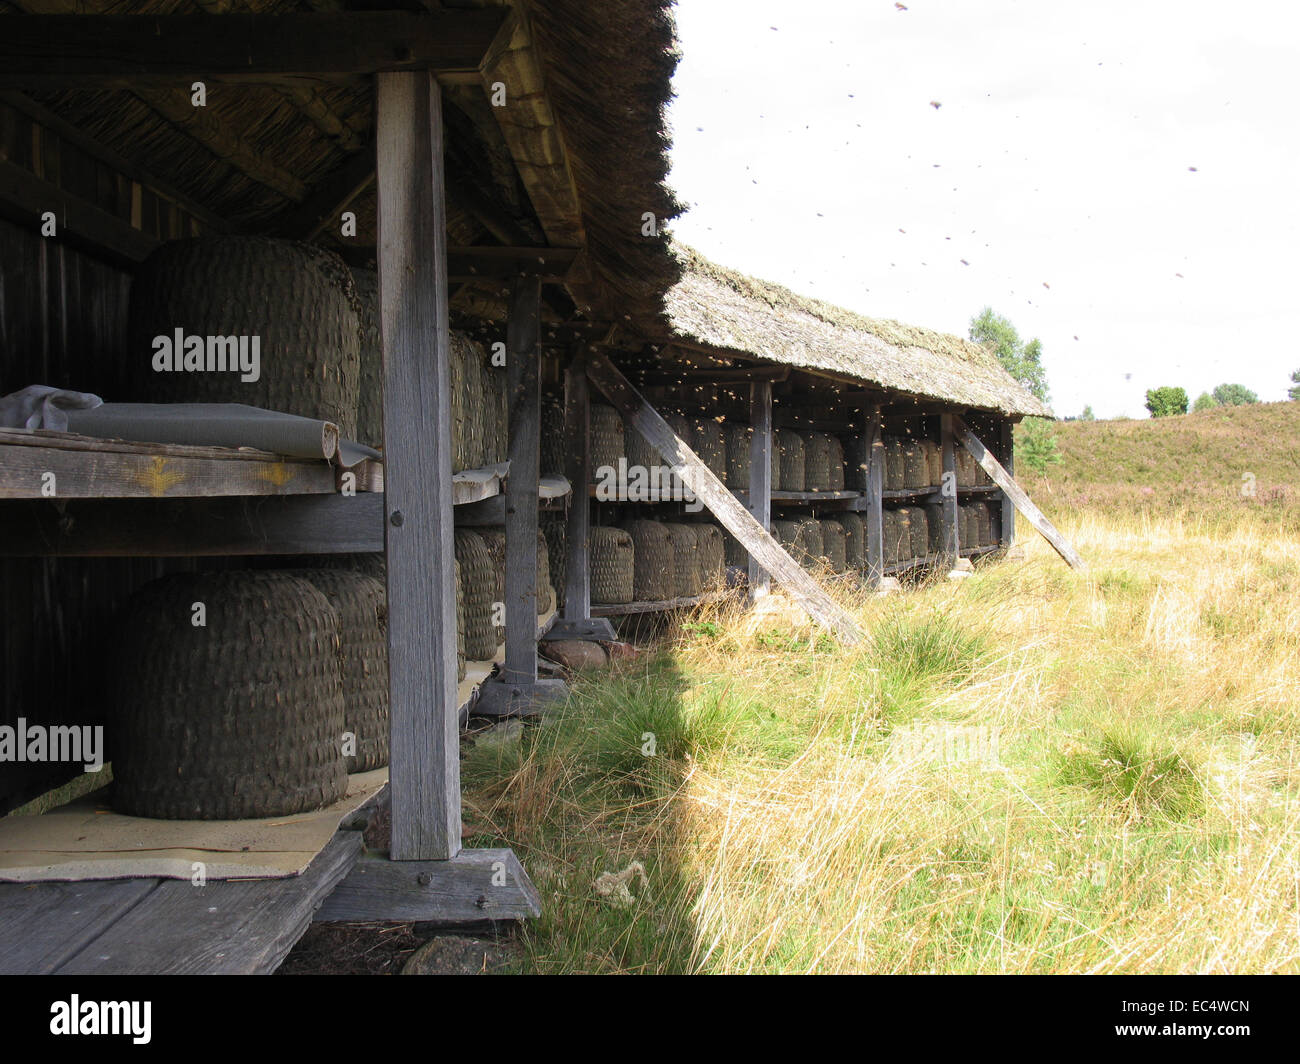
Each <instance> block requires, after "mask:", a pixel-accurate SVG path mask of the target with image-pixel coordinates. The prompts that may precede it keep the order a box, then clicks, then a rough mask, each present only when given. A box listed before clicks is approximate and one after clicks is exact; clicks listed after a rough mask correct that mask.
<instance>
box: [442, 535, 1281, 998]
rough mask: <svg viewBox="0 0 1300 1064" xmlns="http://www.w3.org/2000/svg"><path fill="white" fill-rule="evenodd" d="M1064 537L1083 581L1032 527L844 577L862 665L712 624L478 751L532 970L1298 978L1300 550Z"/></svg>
mask: <svg viewBox="0 0 1300 1064" xmlns="http://www.w3.org/2000/svg"><path fill="white" fill-rule="evenodd" d="M1061 526H1062V531H1063V532H1064V533H1065V534H1066V535H1067V537H1068V538H1070V539H1071V540H1072V541H1073V542H1074V544H1075V545H1076V547H1077V548H1078V549H1079V551H1080V552H1081V553H1082V554H1083V555H1084V557H1085V558H1087V559H1088V560H1089V561H1090V563H1091V569H1090V571H1089V572H1088V573H1087V574H1075V573H1072V572H1071V571H1069V570H1068V569H1066V567H1065V566H1064V565H1063V563H1061V562H1060V560H1059V559H1058V558H1056V556H1055V555H1054V554H1053V553H1052V552H1051V550H1050V548H1048V547H1047V546H1046V544H1045V543H1043V542H1042V541H1040V540H1038V539H1037V538H1036V537H1034V538H1032V539H1031V538H1029V537H1030V536H1032V535H1033V533H1032V532H1031V531H1030V530H1028V529H1022V530H1021V543H1022V544H1023V546H1024V548H1025V554H1026V557H1025V560H1023V561H1021V562H1004V563H994V564H991V565H988V566H986V567H984V568H982V569H981V570H980V571H978V572H977V573H976V574H975V575H973V576H972V577H971V578H969V579H967V580H963V581H955V580H954V581H949V580H946V579H939V580H934V581H931V582H930V583H927V584H925V585H923V586H921V587H919V588H917V589H915V590H913V591H911V592H909V593H907V594H904V595H894V596H889V597H884V598H877V597H873V596H870V595H866V594H864V593H861V592H857V593H853V592H849V591H848V590H846V589H845V588H844V587H843V586H842V585H835V591H834V593H835V594H837V595H838V596H840V597H841V598H842V599H843V600H844V601H845V603H846V605H848V606H849V607H850V608H851V609H852V610H854V611H855V612H856V614H857V615H858V616H859V617H860V620H861V624H862V627H863V628H864V630H865V631H867V632H868V633H870V636H869V638H868V640H867V641H866V642H865V643H864V644H862V645H860V646H857V647H851V648H846V647H841V646H838V645H836V644H835V643H834V642H832V641H831V640H829V639H828V638H827V637H825V636H823V635H819V634H818V633H816V632H815V631H813V630H811V629H808V628H806V627H802V626H801V625H800V624H799V623H798V619H797V617H796V616H792V615H791V614H789V613H783V612H782V611H781V610H779V609H777V610H772V611H769V612H765V613H762V614H755V613H753V612H745V611H740V610H735V609H724V608H718V607H715V608H713V609H711V610H709V611H706V612H702V613H700V614H698V615H696V616H694V617H693V618H691V620H690V623H688V624H687V625H686V626H685V627H684V629H683V631H682V633H681V635H680V637H679V638H678V639H677V640H676V641H675V642H674V643H673V645H672V646H671V647H669V648H667V649H666V650H664V651H662V652H661V653H658V654H655V655H652V656H650V657H648V658H647V659H645V660H642V661H639V662H636V663H634V664H630V665H626V666H624V667H623V668H622V669H620V670H618V671H616V672H613V673H610V674H605V675H601V676H598V677H595V678H587V679H583V680H582V681H580V682H579V683H578V684H577V685H576V687H575V692H574V696H573V697H572V698H571V700H570V702H569V703H568V705H566V706H565V707H564V708H563V709H562V710H561V711H560V712H559V713H558V714H557V715H556V716H555V717H553V718H552V719H551V720H549V721H548V722H547V723H546V724H544V725H542V726H540V727H538V728H536V729H532V730H530V731H529V732H528V733H527V734H526V735H525V738H524V740H523V741H522V742H521V743H519V744H517V745H511V744H506V745H493V746H491V747H488V748H483V749H478V750H476V751H474V752H473V753H472V754H471V755H470V757H469V760H468V761H467V764H466V779H467V799H468V802H469V805H470V808H471V814H470V815H471V816H472V817H473V818H475V819H476V820H480V821H481V822H483V823H485V824H488V825H491V828H490V830H489V831H488V832H487V834H486V835H485V837H484V838H483V839H481V840H478V841H479V842H480V843H487V842H488V841H489V840H492V841H500V840H504V841H506V842H508V843H509V844H510V845H513V846H515V847H516V849H517V850H518V851H519V852H520V853H521V855H522V856H523V860H524V864H525V866H526V867H527V868H528V869H529V871H530V873H531V874H532V875H533V877H534V880H535V881H536V882H537V884H538V886H539V888H540V889H541V891H542V893H543V899H544V904H545V906H546V913H545V915H544V916H543V918H542V920H540V921H539V922H538V923H537V925H536V926H535V927H533V928H531V929H530V930H529V931H528V932H527V933H526V942H527V950H526V954H527V960H526V964H527V966H528V967H529V968H530V969H531V970H542V971H635V972H646V971H699V972H814V971H816V972H843V971H854V972H856V971H867V972H924V971H936V972H1042V971H1060V972H1067V971H1068V972H1170V971H1176V972H1238V971H1265V972H1274V971H1297V970H1300V896H1298V895H1300V831H1298V830H1297V829H1298V828H1300V823H1298V821H1300V804H1298V803H1297V786H1298V785H1300V776H1298V774H1297V766H1296V763H1295V744H1296V738H1297V725H1298V723H1300V710H1298V708H1297V695H1296V690H1297V681H1298V680H1300V542H1298V541H1296V540H1281V539H1279V538H1278V536H1277V533H1276V529H1275V528H1274V529H1272V530H1270V528H1269V526H1268V525H1266V524H1265V523H1262V522H1260V523H1252V522H1251V521H1249V520H1242V521H1240V522H1238V523H1237V524H1236V525H1235V526H1234V527H1232V528H1231V529H1230V530H1229V531H1228V532H1224V531H1223V529H1222V528H1221V527H1216V528H1215V529H1213V530H1207V529H1206V528H1205V527H1204V526H1203V524H1200V523H1198V522H1196V521H1192V520H1184V519H1182V518H1180V517H1179V516H1178V515H1171V516H1167V517H1160V518H1156V517H1151V516H1148V517H1145V518H1142V519H1140V520H1139V519H1136V518H1125V517H1123V516H1117V515H1110V514H1099V513H1083V514H1080V515H1077V516H1075V517H1072V518H1067V519H1065V520H1063V521H1062V522H1061ZM647 735H649V736H652V737H653V739H654V743H653V745H652V747H650V748H647V746H646V738H645V737H646V736H647ZM647 749H651V751H652V752H651V753H649V754H647V753H646V750H647ZM633 862H639V863H640V865H641V866H642V867H643V868H644V869H645V877H644V880H643V879H642V878H641V876H640V875H639V874H638V873H637V871H636V870H635V868H634V867H633ZM629 869H630V871H629V872H628V874H627V876H626V877H625V884H624V886H625V888H626V889H615V890H612V891H607V892H606V888H608V886H609V883H610V882H611V880H610V878H609V877H606V878H605V879H603V880H602V878H601V877H602V876H605V875H606V873H615V874H617V873H619V872H624V871H626V870H629Z"/></svg>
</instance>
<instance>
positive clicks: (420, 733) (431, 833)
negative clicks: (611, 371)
mask: <svg viewBox="0 0 1300 1064" xmlns="http://www.w3.org/2000/svg"><path fill="white" fill-rule="evenodd" d="M375 109H376V116H377V123H376V146H377V148H376V154H377V157H378V179H379V303H380V322H381V335H382V339H383V361H384V441H385V447H384V459H385V470H384V472H385V490H386V492H387V495H386V503H387V505H386V510H387V514H388V519H387V521H386V523H385V533H386V539H387V552H388V690H389V719H390V736H391V738H390V752H389V758H390V761H389V774H390V779H391V790H392V844H391V846H392V848H391V856H392V857H393V859H394V860H399V861H429V860H447V859H448V858H451V857H455V856H456V854H457V853H458V852H459V850H460V826H461V825H460V734H459V724H460V722H459V719H458V713H457V699H456V603H455V592H454V587H455V579H454V554H453V549H452V502H451V498H452V484H451V478H452V474H451V466H452V463H451V369H450V365H451V358H450V338H449V331H448V323H447V275H446V240H447V235H446V234H447V219H446V211H445V207H444V199H443V129H442V93H441V90H440V89H439V87H438V83H437V81H435V80H434V77H433V75H432V74H429V73H411V74H380V75H379V76H378V78H376V86H375Z"/></svg>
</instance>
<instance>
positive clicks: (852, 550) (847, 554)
mask: <svg viewBox="0 0 1300 1064" xmlns="http://www.w3.org/2000/svg"><path fill="white" fill-rule="evenodd" d="M839 521H840V526H841V527H842V528H843V529H844V567H845V569H850V570H855V571H856V570H858V569H865V568H866V567H867V523H866V521H864V520H863V519H862V515H861V514H853V513H846V514H841V515H840V518H839Z"/></svg>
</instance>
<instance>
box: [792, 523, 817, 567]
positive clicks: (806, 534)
mask: <svg viewBox="0 0 1300 1064" xmlns="http://www.w3.org/2000/svg"><path fill="white" fill-rule="evenodd" d="M792 553H793V554H794V556H795V557H796V558H797V559H798V560H799V561H800V562H802V563H803V565H804V567H805V568H807V569H816V568H819V567H820V566H821V564H822V530H821V525H819V524H818V523H817V522H816V521H815V520H813V519H812V518H811V517H801V518H800V519H799V531H798V533H797V534H796V535H795V540H794V551H793V552H792Z"/></svg>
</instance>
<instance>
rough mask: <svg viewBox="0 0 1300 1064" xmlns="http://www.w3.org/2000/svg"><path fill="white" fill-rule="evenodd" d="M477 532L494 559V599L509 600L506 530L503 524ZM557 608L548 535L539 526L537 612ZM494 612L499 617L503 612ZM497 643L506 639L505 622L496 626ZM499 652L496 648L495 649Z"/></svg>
mask: <svg viewBox="0 0 1300 1064" xmlns="http://www.w3.org/2000/svg"><path fill="white" fill-rule="evenodd" d="M474 533H475V534H476V535H477V536H478V537H479V539H481V540H482V541H483V546H484V547H486V548H487V552H488V557H489V558H491V559H492V602H493V603H494V604H495V603H504V602H505V600H506V530H505V529H504V528H500V527H488V528H476V529H474ZM554 608H555V589H554V588H553V587H552V586H551V566H550V559H549V557H548V553H547V545H546V537H545V535H544V534H543V532H542V531H541V529H540V528H539V529H538V531H537V613H538V616H544V615H545V614H547V613H550V611H551V610H552V609H554ZM493 612H494V613H495V614H496V617H497V618H500V617H501V616H502V611H500V610H496V609H495V605H494V607H493ZM494 630H495V632H496V646H500V645H501V644H502V643H504V642H505V640H506V630H505V626H504V625H500V624H498V625H496V626H495V629H494ZM494 652H495V651H494Z"/></svg>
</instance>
